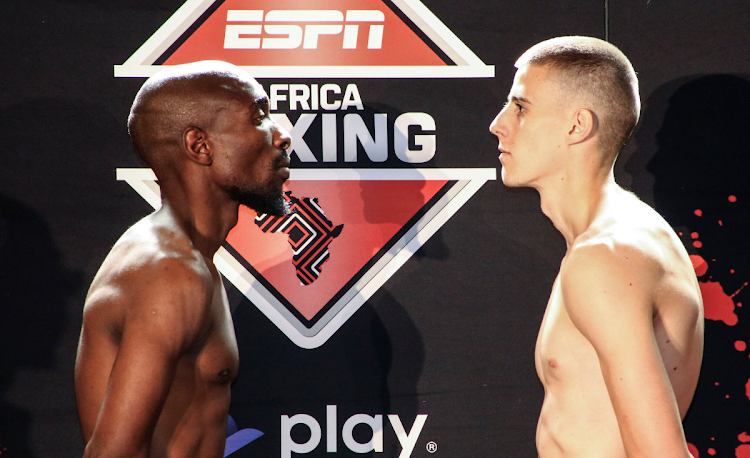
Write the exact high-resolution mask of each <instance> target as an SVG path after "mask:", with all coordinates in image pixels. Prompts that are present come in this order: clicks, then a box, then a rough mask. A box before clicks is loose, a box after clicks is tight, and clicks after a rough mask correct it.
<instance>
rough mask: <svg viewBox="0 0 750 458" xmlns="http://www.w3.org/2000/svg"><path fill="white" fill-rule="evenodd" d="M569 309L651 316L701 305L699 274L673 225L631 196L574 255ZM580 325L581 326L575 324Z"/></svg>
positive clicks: (565, 276) (564, 278)
mask: <svg viewBox="0 0 750 458" xmlns="http://www.w3.org/2000/svg"><path fill="white" fill-rule="evenodd" d="M560 277H561V282H562V288H563V292H564V295H565V298H566V307H567V308H568V309H569V311H570V312H571V318H573V319H574V318H575V316H596V314H597V313H596V310H592V309H597V308H601V309H602V310H600V312H601V313H603V314H607V313H616V312H618V311H622V312H623V313H628V314H633V313H635V314H639V315H642V316H643V317H646V316H651V315H652V314H653V312H654V308H655V307H659V306H660V305H661V304H662V303H664V302H665V301H664V298H665V297H666V296H665V295H670V297H676V296H678V295H679V296H680V297H681V298H682V299H683V300H681V301H670V303H675V304H678V305H679V304H684V305H685V306H690V307H694V306H696V305H699V302H700V299H699V293H698V288H697V283H696V279H695V273H694V271H693V268H692V264H691V263H690V259H689V257H688V255H687V252H686V250H685V248H684V247H683V246H682V243H681V242H680V240H679V238H678V237H677V235H676V234H675V233H674V231H673V230H672V228H671V227H670V226H669V224H668V223H667V222H666V221H665V220H664V219H663V218H662V217H661V216H660V215H659V214H658V213H656V211H654V210H653V209H652V208H650V207H649V206H648V205H646V204H645V203H643V202H641V201H640V200H638V199H637V198H636V197H635V196H633V195H632V194H630V193H627V192H625V191H622V193H621V195H618V196H617V198H616V199H614V202H612V203H611V205H609V206H608V207H605V209H604V211H603V212H602V214H601V215H600V216H599V217H598V218H597V219H596V220H595V221H594V222H593V223H592V224H591V226H590V227H589V229H588V230H587V231H586V232H585V233H584V234H582V235H581V236H580V237H579V238H578V239H576V241H575V243H574V244H573V245H572V246H571V248H570V249H569V252H568V254H567V255H566V257H565V259H564V260H563V264H562V265H561V269H560ZM574 321H575V320H574Z"/></svg>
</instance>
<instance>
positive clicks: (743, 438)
mask: <svg viewBox="0 0 750 458" xmlns="http://www.w3.org/2000/svg"><path fill="white" fill-rule="evenodd" d="M737 439H739V440H740V442H750V435H749V434H747V433H746V432H744V431H743V432H741V433H740V435H739V436H737Z"/></svg>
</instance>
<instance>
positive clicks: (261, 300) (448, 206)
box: [117, 168, 497, 349]
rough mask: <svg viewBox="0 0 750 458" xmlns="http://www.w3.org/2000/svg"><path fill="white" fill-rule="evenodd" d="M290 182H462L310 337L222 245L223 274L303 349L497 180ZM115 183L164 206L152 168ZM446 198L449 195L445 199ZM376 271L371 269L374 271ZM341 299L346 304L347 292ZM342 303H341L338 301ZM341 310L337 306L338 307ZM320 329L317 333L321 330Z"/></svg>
mask: <svg viewBox="0 0 750 458" xmlns="http://www.w3.org/2000/svg"><path fill="white" fill-rule="evenodd" d="M290 178H291V179H292V180H297V181H310V180H314V181H318V180H320V181H328V180H347V181H354V180H361V181H368V180H409V181H411V180H451V181H458V183H457V184H456V185H455V186H459V187H460V190H458V191H457V192H456V193H455V195H453V196H452V197H450V198H449V199H448V201H447V202H444V204H443V206H442V207H441V208H439V209H438V210H437V211H436V212H428V213H427V214H425V215H424V216H423V217H422V218H420V220H419V221H418V222H417V223H416V224H415V225H414V227H421V228H420V229H418V230H417V231H416V233H415V232H414V231H411V230H409V231H407V233H406V234H405V235H404V236H403V237H402V238H401V239H400V240H399V241H398V242H397V243H396V245H395V246H401V247H400V248H399V249H398V251H397V252H396V253H395V254H394V255H393V256H392V257H391V258H390V259H387V260H386V261H385V263H384V264H380V265H376V266H373V269H376V270H377V272H375V273H374V275H372V276H371V277H369V278H367V279H366V280H365V282H364V284H361V283H362V282H357V283H356V284H355V285H354V286H353V287H352V288H351V289H350V291H349V292H351V291H352V290H354V289H355V288H358V289H359V290H358V291H356V292H355V295H354V296H353V297H350V298H349V299H348V300H347V301H346V303H344V304H343V305H340V307H336V306H334V308H333V309H331V310H329V311H328V312H327V313H326V315H329V314H332V316H330V315H329V316H328V321H327V322H326V321H325V319H326V317H325V316H324V317H323V318H321V320H319V322H323V323H324V324H323V325H322V326H320V327H319V326H314V327H313V329H311V330H310V331H312V332H314V334H312V335H305V334H303V333H302V332H300V330H299V329H297V327H295V326H294V324H293V322H291V321H290V319H294V320H296V321H299V320H297V318H296V317H294V316H293V315H292V314H291V312H289V311H288V310H286V309H285V308H284V310H283V311H282V310H279V309H277V308H276V307H274V305H272V304H271V303H270V302H269V301H268V300H267V298H266V297H265V296H264V295H263V294H262V290H265V288H264V287H263V286H262V285H261V284H260V282H259V281H258V280H257V279H256V278H255V277H254V276H253V275H252V274H250V272H248V271H247V269H245V268H244V267H243V266H242V265H241V264H240V263H239V261H237V260H236V259H235V258H234V256H232V255H231V254H230V253H229V252H228V251H227V250H225V249H224V248H223V247H222V248H219V251H218V252H217V253H216V256H215V257H214V264H215V265H216V268H217V269H218V270H219V272H221V273H222V275H224V277H226V278H227V280H229V281H230V282H232V284H233V285H234V286H235V287H236V288H237V289H239V290H240V291H241V292H242V293H243V294H244V295H245V297H247V298H248V299H249V300H250V302H252V303H253V304H254V305H255V306H256V307H257V308H258V309H259V310H260V311H261V312H262V313H263V314H264V315H265V316H266V317H267V318H268V319H269V320H271V322H273V323H274V324H275V325H276V327H278V328H279V329H280V330H281V331H282V332H283V333H284V334H285V335H286V336H287V337H288V338H289V339H290V340H291V341H292V342H294V343H295V344H296V345H297V346H299V347H301V348H305V349H313V348H318V347H320V346H321V345H323V344H324V343H325V342H326V341H328V339H329V338H330V337H331V336H332V335H333V334H334V333H335V332H336V331H338V329H339V328H340V327H341V326H342V325H343V324H344V323H345V322H346V321H347V320H348V319H349V318H350V317H351V316H352V315H354V313H355V312H356V311H357V310H359V308H360V307H361V306H362V305H363V304H364V303H365V302H366V301H367V300H368V299H369V298H370V297H371V296H372V295H373V294H375V292H376V291H377V290H378V289H380V287H382V286H383V285H384V284H385V282H386V281H388V279H389V278H391V276H393V274H395V273H396V271H398V269H400V268H401V266H403V265H404V263H406V261H408V260H409V258H411V256H412V254H414V253H416V252H417V250H418V249H419V248H420V247H421V246H422V245H423V244H424V243H425V242H427V240H429V239H430V237H432V236H433V235H434V234H435V232H437V231H438V229H440V228H441V227H442V226H443V225H444V224H445V223H446V222H447V221H448V220H449V219H450V218H451V217H452V216H453V215H454V214H455V213H456V212H457V211H458V210H459V209H460V208H461V207H462V206H463V205H464V204H465V203H466V202H467V201H468V200H469V199H470V198H471V197H472V196H473V195H474V194H475V193H476V192H477V191H478V190H479V189H480V188H481V187H482V186H483V185H484V184H485V183H486V182H487V181H490V180H496V179H497V170H496V169H494V168H473V169H472V168H468V169H292V170H291V177H290ZM117 180H118V181H125V182H127V183H128V184H129V185H130V186H131V187H132V188H133V189H134V190H135V191H136V192H137V193H138V194H140V195H141V197H143V198H144V199H145V200H146V201H147V202H148V203H149V204H150V205H151V206H152V207H154V208H155V209H156V208H158V207H159V206H160V205H161V197H160V193H159V186H158V184H156V181H155V180H156V175H154V172H153V171H152V170H151V169H127V168H118V169H117ZM444 197H445V196H444ZM371 270H372V269H371ZM349 292H347V293H345V296H344V297H343V298H342V299H344V300H346V296H347V295H348V293H349ZM339 302H341V301H339ZM336 305H337V306H338V305H339V303H337V304H336ZM318 327H319V329H316V328H318Z"/></svg>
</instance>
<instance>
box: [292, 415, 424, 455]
mask: <svg viewBox="0 0 750 458" xmlns="http://www.w3.org/2000/svg"><path fill="white" fill-rule="evenodd" d="M388 420H389V421H390V424H391V426H392V428H393V432H394V433H396V437H397V439H398V442H399V444H401V453H400V454H399V458H410V456H411V453H412V451H413V450H414V446H415V445H416V443H417V440H418V439H419V435H420V433H421V432H422V428H423V427H424V425H425V422H426V421H427V415H424V414H420V415H417V418H415V419H414V424H413V425H412V427H411V430H410V431H409V433H407V432H406V431H405V430H404V426H403V424H402V423H401V419H400V418H399V416H398V415H388ZM361 424H364V425H367V426H369V427H370V429H371V430H372V438H371V439H370V440H369V441H367V442H365V443H360V442H357V441H356V440H355V439H354V434H353V433H354V428H355V427H356V426H357V425H361ZM296 425H306V426H307V427H308V428H309V429H310V439H308V440H307V442H305V443H302V444H300V443H298V442H295V441H294V439H292V429H293V428H294V426H296ZM337 431H338V424H337V407H336V405H327V406H326V452H328V453H336V451H337V444H336V442H337ZM321 436H322V434H321V428H320V423H318V421H317V420H316V419H315V418H313V417H312V416H310V415H307V414H297V415H294V416H292V417H289V416H287V415H282V416H281V457H282V458H291V456H292V452H295V453H310V452H311V451H313V450H315V448H316V447H317V446H318V445H319V444H320V440H321ZM341 438H342V439H343V441H344V444H345V445H346V446H347V447H348V448H349V450H351V451H352V452H354V453H368V452H376V453H383V416H382V415H367V414H363V413H360V414H356V415H352V416H351V417H349V419H347V420H346V421H345V422H344V425H343V427H342V428H341Z"/></svg>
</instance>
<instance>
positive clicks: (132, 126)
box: [128, 61, 263, 175]
mask: <svg viewBox="0 0 750 458" xmlns="http://www.w3.org/2000/svg"><path fill="white" fill-rule="evenodd" d="M258 88H260V86H259V85H258V83H257V82H256V81H255V80H254V79H253V78H252V77H250V75H248V74H247V73H246V72H244V71H243V70H241V69H239V68H238V67H236V66H234V65H232V64H228V63H226V62H220V61H203V62H196V63H192V64H186V65H178V66H174V67H168V68H167V69H165V70H162V71H161V72H159V73H157V74H156V75H154V76H152V77H151V78H149V79H148V80H146V82H145V83H144V84H143V86H142V87H141V89H140V90H139V91H138V94H137V95H136V97H135V100H134V101H133V106H132V107H131V109H130V116H129V118H128V132H129V133H130V138H131V140H132V142H133V146H134V147H135V150H136V152H137V153H138V155H139V156H140V157H141V158H142V159H143V160H144V161H145V162H146V163H147V164H148V165H149V166H150V167H152V168H153V169H154V171H155V172H156V173H157V175H158V174H159V173H160V172H162V173H163V172H166V171H168V170H170V169H173V168H174V167H176V166H177V165H178V164H179V161H180V159H181V158H182V156H181V155H180V154H178V153H179V150H180V147H181V144H182V141H183V139H182V137H183V134H184V132H185V131H186V129H187V128H189V127H197V128H199V129H201V130H210V129H211V127H212V126H213V124H214V122H215V121H216V119H217V115H218V114H219V113H220V112H221V111H222V110H224V109H226V108H227V106H228V105H229V104H230V103H231V102H232V101H233V100H236V99H237V98H238V97H247V96H248V95H252V94H263V91H262V90H260V91H258V90H257V89H258Z"/></svg>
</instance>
